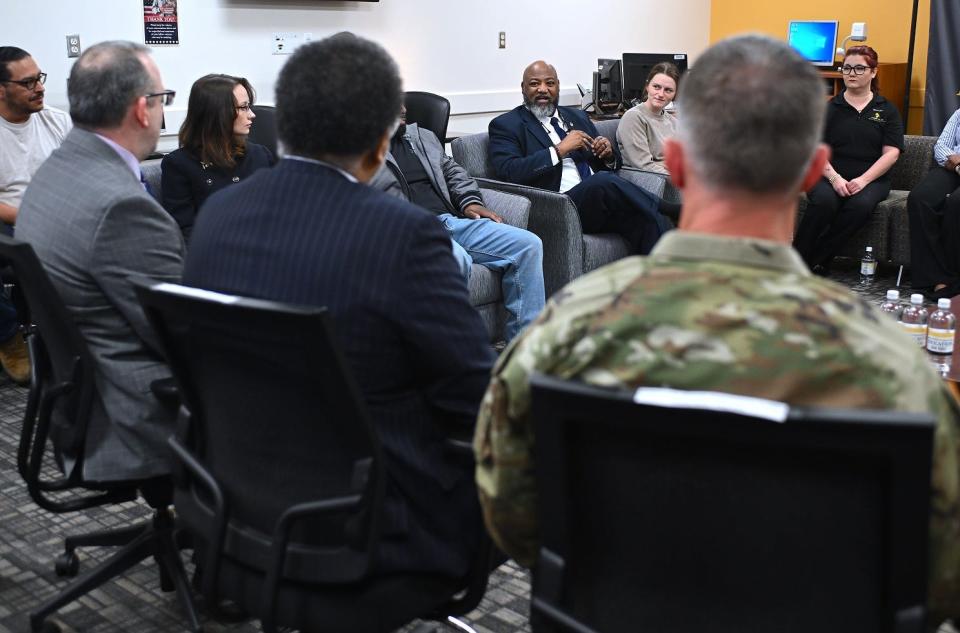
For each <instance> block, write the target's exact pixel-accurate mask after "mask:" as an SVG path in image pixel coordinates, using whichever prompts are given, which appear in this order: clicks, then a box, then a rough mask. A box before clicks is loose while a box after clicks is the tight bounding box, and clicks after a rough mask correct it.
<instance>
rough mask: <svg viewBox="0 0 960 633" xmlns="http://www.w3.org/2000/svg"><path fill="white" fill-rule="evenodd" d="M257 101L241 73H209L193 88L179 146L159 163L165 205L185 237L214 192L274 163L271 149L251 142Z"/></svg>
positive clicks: (196, 82)
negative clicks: (249, 138) (255, 102)
mask: <svg viewBox="0 0 960 633" xmlns="http://www.w3.org/2000/svg"><path fill="white" fill-rule="evenodd" d="M253 102H254V92H253V88H252V87H251V86H250V82H248V81H247V80H246V79H244V78H243V77H232V76H230V75H206V76H204V77H201V78H200V79H198V80H196V81H195V82H194V83H193V86H192V87H191V88H190V101H189V103H188V104H187V117H186V119H184V121H183V125H181V126H180V149H178V150H176V151H173V152H171V153H169V154H167V155H166V156H165V157H164V159H163V162H162V163H161V169H162V176H161V185H162V189H163V200H162V202H163V206H164V208H165V209H166V210H167V211H168V212H169V213H170V215H172V216H173V218H174V219H175V220H176V221H177V224H179V225H180V230H182V231H183V237H184V239H186V240H189V239H190V231H191V230H192V228H193V223H194V222H195V221H196V218H197V214H198V213H199V211H200V208H201V206H202V205H203V203H204V201H205V200H206V199H207V198H208V197H209V196H210V194H212V193H213V192H215V191H219V190H220V189H223V188H224V187H226V186H228V185H231V184H233V183H235V182H240V181H241V180H243V179H244V178H247V177H249V176H250V175H251V174H253V172H255V171H256V170H258V169H261V168H263V167H270V166H272V165H273V164H274V162H275V160H274V157H273V155H272V154H271V153H270V150H268V149H267V148H266V147H264V146H263V145H258V144H256V143H250V142H248V141H247V136H248V135H249V134H250V126H251V125H252V124H253V120H254V119H255V118H256V116H257V115H256V114H254V113H253V110H252V108H253Z"/></svg>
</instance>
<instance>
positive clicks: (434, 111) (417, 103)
mask: <svg viewBox="0 0 960 633" xmlns="http://www.w3.org/2000/svg"><path fill="white" fill-rule="evenodd" d="M404 105H405V106H406V108H407V123H416V124H417V125H419V126H420V127H422V128H426V129H428V130H430V131H431V132H433V133H434V134H436V135H437V138H438V139H440V142H441V143H444V142H446V139H447V123H448V122H449V121H450V102H449V101H447V100H446V99H445V98H444V97H441V96H440V95H436V94H433V93H432V92H415V91H414V92H408V93H406V95H405V97H404Z"/></svg>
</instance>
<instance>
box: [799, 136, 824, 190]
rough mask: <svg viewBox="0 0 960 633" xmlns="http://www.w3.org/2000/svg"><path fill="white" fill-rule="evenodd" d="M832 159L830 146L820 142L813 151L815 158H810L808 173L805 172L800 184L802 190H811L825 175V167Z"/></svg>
mask: <svg viewBox="0 0 960 633" xmlns="http://www.w3.org/2000/svg"><path fill="white" fill-rule="evenodd" d="M829 160H830V146H829V145H827V144H826V143H818V144H817V148H816V149H815V150H814V151H813V158H811V159H810V165H809V166H808V167H807V171H806V173H804V174H803V181H802V182H801V184H800V191H809V190H810V189H811V188H813V186H814V185H815V184H817V181H818V180H820V178H822V177H823V168H824V167H825V166H826V165H827V161H829Z"/></svg>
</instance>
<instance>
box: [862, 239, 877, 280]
mask: <svg viewBox="0 0 960 633" xmlns="http://www.w3.org/2000/svg"><path fill="white" fill-rule="evenodd" d="M876 274H877V258H876V257H874V256H873V247H872V246H868V247H867V251H866V252H865V253H864V254H863V259H861V260H860V285H861V286H866V285H868V284H871V283H873V280H874V278H875V277H876Z"/></svg>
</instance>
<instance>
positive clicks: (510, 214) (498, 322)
mask: <svg viewBox="0 0 960 633" xmlns="http://www.w3.org/2000/svg"><path fill="white" fill-rule="evenodd" d="M141 169H142V170H143V175H144V176H145V177H146V180H147V182H148V183H149V184H150V188H151V189H152V191H153V195H154V196H155V197H156V198H157V199H158V200H159V199H160V195H161V184H160V161H159V160H149V161H145V162H144V163H142V164H141ZM480 193H481V195H482V196H483V202H484V204H485V205H486V206H487V207H488V208H490V209H492V210H493V211H496V212H497V213H498V214H500V215H501V216H502V217H503V221H504V222H506V223H507V224H511V225H513V226H516V227H520V228H522V229H525V228H527V222H528V219H529V217H530V200H528V199H527V198H525V197H523V196H517V195H512V194H509V193H504V192H501V191H496V190H494V189H489V188H485V187H481V188H480ZM470 303H471V304H473V306H474V307H475V308H476V309H477V312H479V313H480V318H481V319H483V324H484V325H485V326H486V328H487V332H488V333H489V335H490V341H491V342H496V341H500V340H503V326H504V323H505V321H506V318H507V312H506V310H505V309H504V307H503V294H502V292H501V291H500V273H495V272H493V271H491V270H490V269H489V268H486V267H485V266H481V265H479V264H474V265H473V269H472V270H471V272H470Z"/></svg>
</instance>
